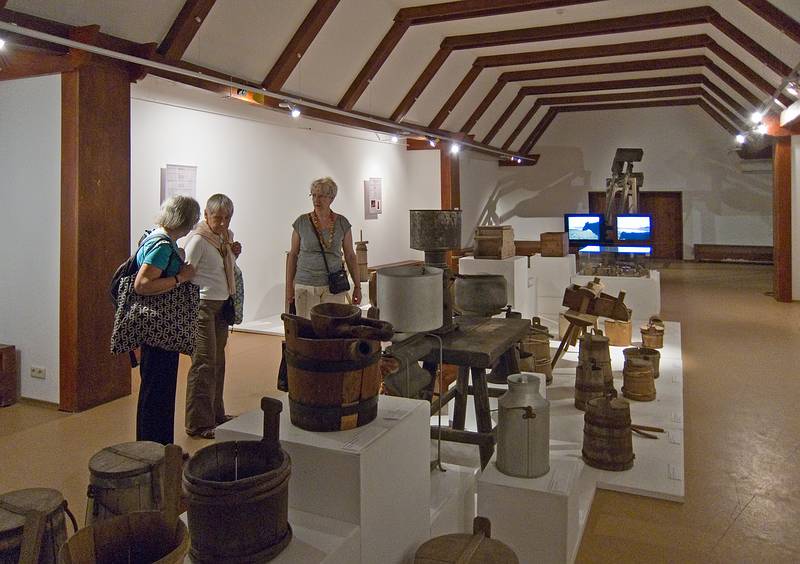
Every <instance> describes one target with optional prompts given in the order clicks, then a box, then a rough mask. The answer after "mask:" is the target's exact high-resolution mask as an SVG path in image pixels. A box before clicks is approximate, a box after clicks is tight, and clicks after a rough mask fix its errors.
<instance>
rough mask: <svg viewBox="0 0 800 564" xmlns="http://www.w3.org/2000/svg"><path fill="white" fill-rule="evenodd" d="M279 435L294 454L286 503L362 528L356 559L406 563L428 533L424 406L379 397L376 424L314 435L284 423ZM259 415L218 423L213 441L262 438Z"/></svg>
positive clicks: (428, 479) (427, 440) (427, 450)
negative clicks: (222, 423) (215, 438)
mask: <svg viewBox="0 0 800 564" xmlns="http://www.w3.org/2000/svg"><path fill="white" fill-rule="evenodd" d="M281 399H282V401H283V402H284V409H283V412H282V413H281V429H280V440H281V446H282V447H283V449H284V450H285V451H286V452H288V453H289V456H291V458H292V476H291V479H290V480H289V507H291V508H293V509H296V510H300V511H304V512H306V513H311V514H313V515H318V516H322V517H327V518H329V519H334V520H337V521H343V522H345V523H351V524H354V525H357V526H359V527H360V542H361V546H360V553H361V561H362V562H382V563H383V562H386V563H389V562H394V563H400V562H405V561H407V560H408V559H409V558H410V557H411V556H413V554H414V552H415V551H416V549H417V548H418V547H419V545H420V544H421V543H422V542H424V541H425V540H427V539H428V537H429V535H430V524H431V521H430V502H431V472H430V462H429V461H430V429H429V419H430V404H429V403H428V402H425V401H418V400H410V399H405V398H396V397H391V396H381V397H380V400H379V402H378V416H377V418H376V419H375V421H373V422H371V423H369V424H367V425H364V426H363V427H358V428H357V429H353V430H350V431H336V432H330V433H314V432H310V431H305V430H303V429H300V428H299V427H295V426H294V425H292V424H291V422H290V420H289V407H288V399H287V397H286V395H285V394H284V395H283V397H282V398H281ZM262 432H263V414H262V412H261V411H260V410H255V411H250V412H248V413H245V414H243V415H241V416H240V417H237V418H236V419H234V420H232V421H229V422H228V423H225V424H224V425H221V426H219V427H217V432H216V437H217V440H218V441H230V440H260V439H261V436H262Z"/></svg>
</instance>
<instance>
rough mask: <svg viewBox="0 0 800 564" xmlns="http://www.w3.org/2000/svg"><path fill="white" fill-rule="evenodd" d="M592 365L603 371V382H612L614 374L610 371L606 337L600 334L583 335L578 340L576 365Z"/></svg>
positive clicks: (609, 353)
mask: <svg viewBox="0 0 800 564" xmlns="http://www.w3.org/2000/svg"><path fill="white" fill-rule="evenodd" d="M593 363H594V364H596V365H597V366H598V367H600V368H601V369H602V370H603V378H604V381H608V380H612V381H613V379H614V372H613V370H612V369H611V351H610V350H609V348H608V337H606V336H604V335H602V334H591V333H584V334H583V335H581V338H580V339H579V348H578V364H582V365H583V366H592V364H593Z"/></svg>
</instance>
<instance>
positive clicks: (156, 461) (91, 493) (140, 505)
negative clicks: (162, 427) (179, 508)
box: [86, 441, 164, 525]
mask: <svg viewBox="0 0 800 564" xmlns="http://www.w3.org/2000/svg"><path fill="white" fill-rule="evenodd" d="M163 473H164V445H161V444H158V443H155V442H151V441H135V442H129V443H122V444H118V445H114V446H110V447H106V448H104V449H103V450H101V451H100V452H98V453H96V454H95V455H94V456H92V458H91V459H90V460H89V489H88V492H87V496H88V497H89V499H88V501H87V505H86V524H87V525H91V524H92V523H95V522H97V521H102V520H103V519H109V518H111V517H116V516H118V515H124V514H125V513H131V512H133V511H151V510H158V509H162V508H163V499H164V498H163Z"/></svg>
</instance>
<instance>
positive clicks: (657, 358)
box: [622, 347, 661, 380]
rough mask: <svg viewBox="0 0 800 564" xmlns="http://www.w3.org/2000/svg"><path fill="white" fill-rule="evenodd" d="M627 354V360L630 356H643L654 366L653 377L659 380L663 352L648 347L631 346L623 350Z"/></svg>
mask: <svg viewBox="0 0 800 564" xmlns="http://www.w3.org/2000/svg"><path fill="white" fill-rule="evenodd" d="M622 354H623V355H625V360H628V359H629V358H643V359H644V360H646V361H648V362H649V363H650V364H651V365H652V366H653V378H654V379H656V380H658V376H659V368H660V366H661V353H660V352H658V351H657V350H656V349H648V348H647V347H629V348H627V349H624V350H623V351H622Z"/></svg>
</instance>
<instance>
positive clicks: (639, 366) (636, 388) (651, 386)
mask: <svg viewBox="0 0 800 564" xmlns="http://www.w3.org/2000/svg"><path fill="white" fill-rule="evenodd" d="M622 377H623V384H622V395H623V396H625V397H626V398H628V399H632V400H635V401H653V400H655V399H656V384H655V381H654V379H653V365H652V364H651V363H650V361H649V360H646V359H644V358H629V359H627V360H626V361H625V367H624V369H623V370H622Z"/></svg>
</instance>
